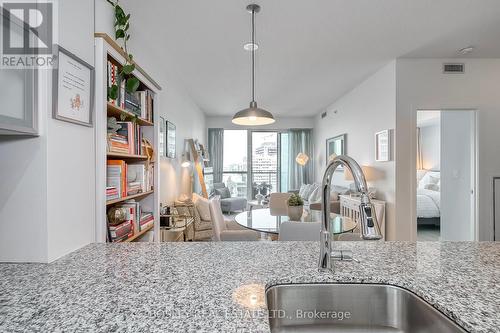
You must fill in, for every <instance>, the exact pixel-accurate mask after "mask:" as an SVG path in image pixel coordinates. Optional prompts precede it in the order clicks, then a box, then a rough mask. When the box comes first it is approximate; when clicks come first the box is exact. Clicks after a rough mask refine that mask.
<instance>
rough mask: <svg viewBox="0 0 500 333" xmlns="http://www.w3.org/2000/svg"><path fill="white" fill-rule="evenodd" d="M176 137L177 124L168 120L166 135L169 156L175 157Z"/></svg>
mask: <svg viewBox="0 0 500 333" xmlns="http://www.w3.org/2000/svg"><path fill="white" fill-rule="evenodd" d="M175 139H176V129H175V125H174V124H173V123H171V122H170V121H168V120H167V135H166V149H167V155H166V156H167V157H168V158H175V146H176V144H175V141H176V140H175Z"/></svg>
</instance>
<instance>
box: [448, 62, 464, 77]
mask: <svg viewBox="0 0 500 333" xmlns="http://www.w3.org/2000/svg"><path fill="white" fill-rule="evenodd" d="M443 73H444V74H463V73H465V64H459V63H448V64H443Z"/></svg>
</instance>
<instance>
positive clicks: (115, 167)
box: [106, 160, 127, 199]
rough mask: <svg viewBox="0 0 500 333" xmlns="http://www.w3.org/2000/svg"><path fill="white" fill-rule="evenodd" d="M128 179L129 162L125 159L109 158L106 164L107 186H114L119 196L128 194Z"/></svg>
mask: <svg viewBox="0 0 500 333" xmlns="http://www.w3.org/2000/svg"><path fill="white" fill-rule="evenodd" d="M126 179H127V164H126V163H125V161H122V160H108V161H107V165H106V187H114V188H115V189H116V190H117V192H118V198H123V197H126V196H127V182H126ZM118 198H116V199H118Z"/></svg>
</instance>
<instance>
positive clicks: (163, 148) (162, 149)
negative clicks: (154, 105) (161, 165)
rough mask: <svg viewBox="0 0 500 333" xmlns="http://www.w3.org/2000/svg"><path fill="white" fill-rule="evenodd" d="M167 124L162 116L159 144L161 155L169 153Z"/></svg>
mask: <svg viewBox="0 0 500 333" xmlns="http://www.w3.org/2000/svg"><path fill="white" fill-rule="evenodd" d="M166 125H167V124H166V122H165V119H164V118H163V117H162V116H160V144H159V145H158V152H159V153H160V156H166V155H167V148H166V147H167V131H166V130H165V127H166Z"/></svg>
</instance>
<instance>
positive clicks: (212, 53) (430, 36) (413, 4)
mask: <svg viewBox="0 0 500 333" xmlns="http://www.w3.org/2000/svg"><path fill="white" fill-rule="evenodd" d="M122 3H123V5H124V7H125V8H126V9H127V10H128V11H130V12H131V13H132V25H141V26H142V27H143V28H144V29H140V31H139V29H138V31H137V32H136V33H135V35H134V36H133V38H141V39H143V40H144V42H147V43H150V44H151V45H152V47H151V51H153V52H154V53H155V54H156V55H157V56H158V57H160V58H161V59H162V60H163V61H164V62H165V64H166V66H168V67H169V71H171V72H172V75H175V76H177V79H178V80H180V81H181V82H182V83H183V85H184V86H185V88H186V90H187V91H188V93H189V94H190V96H191V97H192V98H193V99H194V101H195V102H196V103H197V104H198V106H199V107H200V108H201V109H202V110H204V112H205V113H206V114H207V115H228V116H229V115H233V114H234V113H235V112H236V111H238V110H240V109H243V108H245V107H247V105H248V103H249V101H250V54H249V53H248V52H247V51H245V50H243V44H244V43H245V42H247V40H248V39H249V38H250V16H249V14H248V13H247V12H246V11H245V7H246V5H247V4H249V3H250V1H243V0H214V1H207V0H197V1H195V0H168V1H165V0H147V1H137V0H122ZM257 3H258V4H260V5H261V6H262V11H261V13H259V14H258V15H257V18H256V24H257V42H258V44H259V46H260V48H259V50H258V51H257V91H256V94H257V98H256V99H257V102H258V103H259V106H261V107H264V108H266V109H267V110H269V111H271V112H273V113H274V114H275V115H278V116H308V115H314V114H316V113H318V112H319V111H320V110H321V109H322V108H324V107H325V106H327V105H329V104H331V103H332V102H334V101H335V100H336V99H337V98H339V97H340V96H342V95H343V94H344V93H345V92H347V91H348V90H350V89H352V88H353V87H354V86H356V84H358V83H359V82H360V81H362V80H363V79H364V78H366V77H367V76H369V75H370V74H372V73H373V72H375V71H376V70H377V69H379V68H380V67H382V66H383V65H384V64H386V63H387V62H389V61H390V60H391V59H394V58H397V57H457V56H458V55H457V50H458V49H460V48H463V47H465V46H469V45H473V46H475V47H476V50H475V51H474V53H472V54H471V55H470V57H500V42H499V32H500V20H499V17H500V1H499V0H355V1H353V0H308V1H296V0H259V1H258V2H257Z"/></svg>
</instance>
